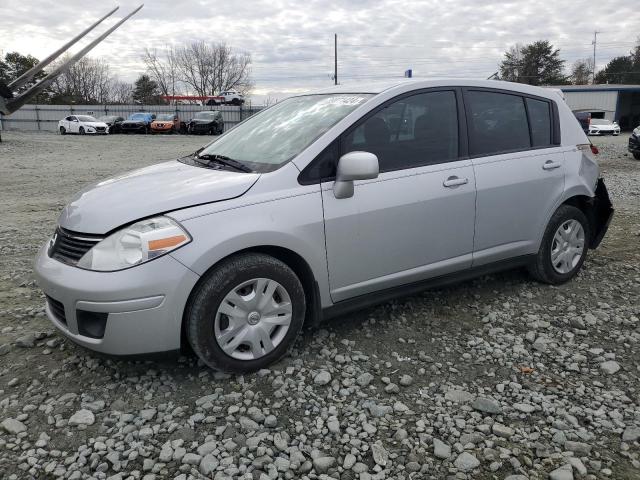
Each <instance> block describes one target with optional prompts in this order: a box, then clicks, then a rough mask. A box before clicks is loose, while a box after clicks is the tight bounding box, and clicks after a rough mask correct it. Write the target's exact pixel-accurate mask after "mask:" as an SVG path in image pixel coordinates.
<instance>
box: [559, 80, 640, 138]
mask: <svg viewBox="0 0 640 480" xmlns="http://www.w3.org/2000/svg"><path fill="white" fill-rule="evenodd" d="M554 88H559V89H560V90H562V92H563V93H564V97H565V100H566V102H567V104H568V105H569V107H571V110H573V111H574V112H589V113H591V117H592V118H606V119H607V120H615V121H616V122H618V123H619V124H620V127H622V129H623V130H624V129H626V130H631V129H633V128H635V127H637V126H638V125H640V85H562V86H560V87H554Z"/></svg>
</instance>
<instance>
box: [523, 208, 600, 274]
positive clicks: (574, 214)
mask: <svg viewBox="0 0 640 480" xmlns="http://www.w3.org/2000/svg"><path fill="white" fill-rule="evenodd" d="M568 220H576V221H578V222H579V223H580V225H581V226H582V228H583V230H584V246H583V249H582V255H581V256H580V259H579V260H578V262H577V263H576V265H575V266H574V267H573V268H572V269H571V270H570V271H569V272H567V273H560V272H558V271H556V269H555V268H554V266H553V263H552V261H551V249H552V247H553V243H554V236H555V234H556V232H557V231H558V229H559V228H560V226H561V225H562V224H564V223H565V222H567V221H568ZM590 239H591V229H590V227H589V221H588V220H587V217H586V216H585V214H584V213H583V212H582V210H580V209H579V208H576V207H574V206H571V205H561V206H560V207H559V208H558V209H557V210H556V211H555V213H554V214H553V216H552V217H551V219H550V220H549V223H548V225H547V228H546V229H545V232H544V236H543V237H542V243H541V244H540V250H539V251H538V253H537V255H536V259H535V261H534V262H533V263H531V264H530V265H529V273H530V274H531V276H532V277H533V278H535V279H536V280H538V281H539V282H542V283H548V284H551V285H560V284H562V283H565V282H568V281H569V280H571V279H572V278H573V277H574V276H575V275H576V274H577V273H578V271H579V270H580V268H582V264H583V263H584V261H585V259H586V258H587V251H588V250H589V247H588V245H589V241H590Z"/></svg>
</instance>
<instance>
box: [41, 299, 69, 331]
mask: <svg viewBox="0 0 640 480" xmlns="http://www.w3.org/2000/svg"><path fill="white" fill-rule="evenodd" d="M46 297H47V303H48V304H49V309H50V310H51V313H53V316H54V317H56V319H57V320H58V321H60V322H62V323H64V324H65V325H66V324H67V316H66V315H65V313H64V305H63V304H62V303H60V302H59V301H57V300H54V299H53V298H51V297H50V296H49V295H47V296H46Z"/></svg>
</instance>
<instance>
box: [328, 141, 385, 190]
mask: <svg viewBox="0 0 640 480" xmlns="http://www.w3.org/2000/svg"><path fill="white" fill-rule="evenodd" d="M379 172H380V167H379V165H378V157H376V156H375V155H374V154H373V153H369V152H349V153H345V154H344V155H343V156H342V157H340V160H338V171H337V172H336V181H335V183H334V184H333V194H334V195H335V197H336V198H350V197H353V181H354V180H369V179H372V178H377V177H378V173H379Z"/></svg>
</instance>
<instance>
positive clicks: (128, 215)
mask: <svg viewBox="0 0 640 480" xmlns="http://www.w3.org/2000/svg"><path fill="white" fill-rule="evenodd" d="M259 177H260V174H257V173H244V172H234V171H229V170H213V169H208V168H201V167H195V166H191V165H186V164H184V163H181V162H178V161H177V160H173V161H169V162H165V163H160V164H157V165H152V166H149V167H145V168H142V169H139V170H134V171H132V172H128V173H125V174H123V175H120V176H117V177H113V178H110V179H108V180H104V181H101V182H99V183H97V184H95V185H93V186H91V187H89V188H86V189H85V190H83V191H81V192H79V193H78V194H76V195H75V197H74V198H73V199H72V200H71V202H70V203H69V204H68V205H67V206H66V207H65V208H64V210H63V211H62V213H61V214H60V219H59V224H60V226H61V227H63V228H66V229H68V230H72V231H74V232H81V233H93V234H105V233H108V232H110V231H111V230H113V229H115V228H117V227H120V226H122V225H125V224H128V223H131V222H134V221H136V220H138V219H140V218H144V217H148V216H151V215H155V214H160V213H166V212H169V211H172V210H178V209H181V208H186V207H190V206H193V205H200V204H203V203H211V202H219V201H222V200H228V199H231V198H235V197H239V196H241V195H243V194H244V193H246V192H247V191H248V190H249V189H250V188H251V187H252V186H253V184H254V183H256V181H257V180H258V178H259Z"/></svg>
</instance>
